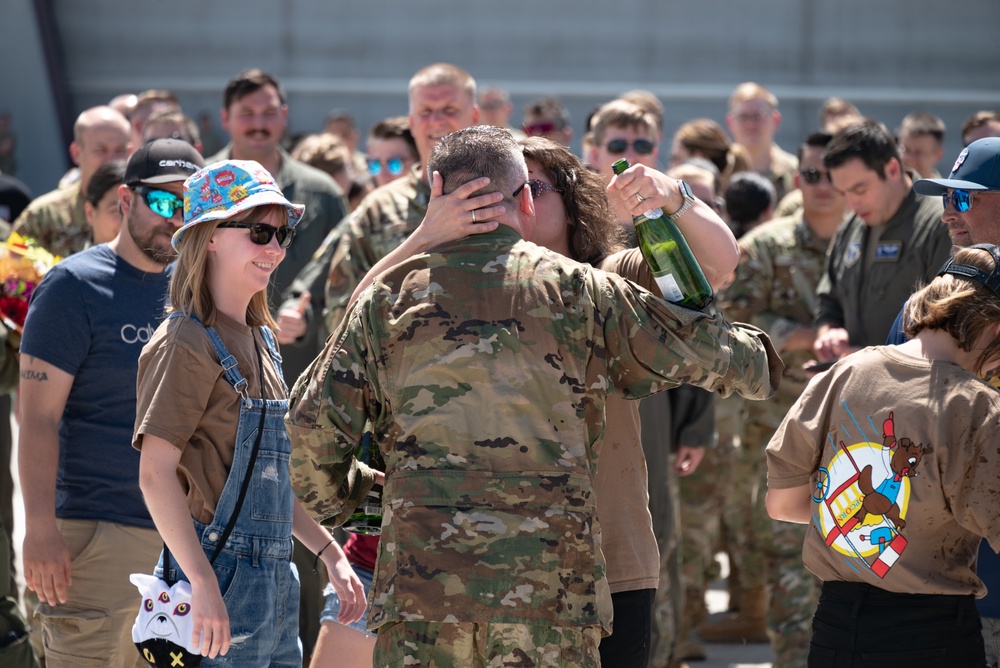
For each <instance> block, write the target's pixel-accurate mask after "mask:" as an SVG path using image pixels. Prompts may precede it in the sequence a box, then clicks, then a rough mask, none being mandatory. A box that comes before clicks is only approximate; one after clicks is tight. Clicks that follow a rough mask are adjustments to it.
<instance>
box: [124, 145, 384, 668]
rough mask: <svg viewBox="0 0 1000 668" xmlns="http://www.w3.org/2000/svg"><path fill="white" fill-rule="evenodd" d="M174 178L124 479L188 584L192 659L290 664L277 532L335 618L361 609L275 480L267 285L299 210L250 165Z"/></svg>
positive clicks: (290, 610)
mask: <svg viewBox="0 0 1000 668" xmlns="http://www.w3.org/2000/svg"><path fill="white" fill-rule="evenodd" d="M184 186H185V188H184V202H183V208H184V225H183V227H181V228H180V229H179V230H177V232H176V233H175V234H174V236H173V240H172V243H173V245H174V247H175V248H176V249H177V251H178V259H177V265H176V268H175V270H174V274H173V277H172V279H171V283H170V307H169V308H168V317H167V319H166V320H165V321H164V322H163V323H162V324H161V325H160V327H158V328H157V330H156V332H155V333H154V334H153V336H152V339H151V340H150V342H149V343H148V344H147V345H146V347H145V348H144V349H143V352H142V356H141V358H140V361H139V372H138V381H137V382H138V406H137V411H136V435H135V443H136V446H137V447H140V448H141V451H142V455H141V459H140V487H141V489H142V492H143V495H144V497H145V499H146V504H147V506H148V507H149V511H150V514H151V515H152V517H153V520H154V522H155V523H156V528H157V529H158V530H159V532H160V534H161V536H162V537H163V540H164V543H165V546H166V547H167V548H169V551H170V554H171V555H172V557H171V562H170V564H169V567H170V571H171V572H170V575H171V577H172V578H177V579H182V580H187V581H189V582H190V583H191V586H192V598H191V612H190V614H191V615H193V620H194V622H193V635H192V638H191V641H190V646H191V647H192V648H197V650H196V651H198V652H200V653H201V654H202V655H203V656H205V657H209V659H208V660H206V661H204V662H203V663H202V665H203V666H211V665H215V664H216V663H217V661H215V660H214V659H216V658H217V657H220V656H221V655H226V659H225V661H232V662H235V663H237V664H238V665H241V666H242V665H246V666H268V665H270V666H296V667H298V666H301V665H302V656H301V649H300V646H299V643H298V616H297V614H295V611H297V610H298V607H299V584H298V578H297V576H296V575H295V573H294V570H293V568H292V565H291V556H292V541H291V538H292V535H293V534H294V535H295V536H296V537H297V538H298V539H299V540H300V541H301V542H302V543H303V544H304V545H305V546H306V547H307V548H309V549H310V550H312V551H313V552H314V553H316V554H317V561H318V560H319V558H320V557H322V559H323V562H324V564H325V565H326V566H327V568H328V570H329V572H330V574H331V582H332V583H333V585H334V587H335V588H336V590H337V592H338V594H339V595H340V596H341V599H342V601H344V604H343V605H342V607H341V616H342V618H343V619H345V620H346V621H352V620H354V619H357V618H358V617H360V615H361V614H362V613H363V612H364V609H365V599H364V593H363V589H362V586H361V582H360V581H359V580H358V578H357V576H356V575H354V573H353V571H351V569H350V566H349V565H348V564H347V560H346V559H345V558H344V555H343V552H342V551H341V550H340V547H339V546H338V545H337V543H336V542H334V541H333V539H332V538H331V536H330V534H329V533H328V532H327V531H326V530H325V529H323V528H322V527H320V526H319V525H318V524H317V523H316V522H315V521H314V520H313V519H311V518H310V517H309V516H308V515H307V514H306V513H305V511H304V510H303V509H302V508H301V507H300V506H299V504H298V503H297V502H296V501H295V500H294V496H293V494H292V487H291V481H290V479H289V466H288V458H289V454H290V451H291V446H290V443H289V441H288V437H287V435H286V433H285V428H284V422H283V420H284V416H285V412H286V411H287V409H288V400H287V396H288V395H287V388H286V387H285V385H284V382H283V380H282V372H281V356H280V355H279V354H278V351H277V344H276V342H275V339H274V335H273V334H272V332H271V328H272V327H274V326H275V322H274V320H273V318H272V316H271V313H270V311H269V310H268V304H267V285H268V281H269V279H270V278H271V275H272V274H273V272H274V270H275V269H276V268H277V266H278V264H279V263H280V262H281V261H282V259H284V257H285V249H286V248H288V246H289V245H290V244H291V242H292V239H293V238H294V235H295V230H294V227H295V225H296V224H297V223H298V222H299V220H301V218H302V214H303V207H302V206H299V205H295V204H292V203H290V202H289V201H288V200H286V199H285V197H284V196H283V195H282V193H281V190H280V189H279V188H278V185H277V184H276V183H275V181H274V179H273V178H272V176H271V175H270V174H269V173H268V172H267V171H266V170H265V169H264V168H263V167H261V166H260V165H259V164H258V163H256V162H253V161H239V160H232V161H226V162H218V163H215V164H212V165H209V166H208V167H206V168H204V169H202V170H200V171H198V172H196V173H195V174H194V175H193V176H191V177H190V178H189V179H188V180H187V181H186V182H185V184H184ZM152 194H153V193H150V194H149V195H146V196H147V198H148V197H150V196H151V195H152ZM147 201H148V200H147ZM168 206H174V203H173V202H164V201H161V200H154V201H153V202H151V203H150V207H151V208H153V209H154V211H155V210H156V207H168ZM164 212H165V211H164ZM161 215H162V214H161ZM358 475H359V476H362V477H363V478H364V480H365V481H366V482H368V483H369V484H363V485H362V487H366V488H367V487H370V486H371V483H374V479H375V476H374V474H373V473H372V472H370V471H367V470H366V471H365V472H364V473H362V472H359V473H358ZM249 488H252V489H250V490H249V491H250V493H247V492H248V489H249ZM365 491H367V489H366V490H365ZM233 518H235V519H233ZM231 522H232V524H231ZM210 558H211V561H210ZM163 565H164V564H163V559H162V557H161V561H160V564H159V566H158V568H157V571H156V573H157V575H158V576H161V577H162V576H163ZM222 661H223V659H221V658H220V659H219V662H222Z"/></svg>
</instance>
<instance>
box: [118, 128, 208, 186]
mask: <svg viewBox="0 0 1000 668" xmlns="http://www.w3.org/2000/svg"><path fill="white" fill-rule="evenodd" d="M204 166H205V159H204V158H203V157H201V153H198V151H197V150H196V149H195V147H194V146H191V144H188V143H187V142H185V141H181V140H180V139H154V140H153V141H151V142H149V143H147V144H144V145H143V146H142V147H141V148H140V149H139V150H138V151H136V152H135V153H133V154H132V157H131V158H129V159H128V165H126V166H125V185H127V186H130V187H131V186H136V185H139V184H147V185H160V184H163V183H174V182H177V181H184V180H186V179H187V177H189V176H191V175H192V174H194V173H195V172H197V171H198V170H199V169H201V168H202V167H204Z"/></svg>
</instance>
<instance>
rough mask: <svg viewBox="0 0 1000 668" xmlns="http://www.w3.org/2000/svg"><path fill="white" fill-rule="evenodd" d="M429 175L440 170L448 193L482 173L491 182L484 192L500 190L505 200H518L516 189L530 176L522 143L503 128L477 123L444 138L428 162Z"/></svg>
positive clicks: (510, 202) (511, 201)
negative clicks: (515, 193) (515, 197)
mask: <svg viewBox="0 0 1000 668" xmlns="http://www.w3.org/2000/svg"><path fill="white" fill-rule="evenodd" d="M427 171H428V174H431V173H433V172H435V171H436V172H439V173H440V174H441V178H443V179H444V192H445V193H450V192H452V191H453V190H455V189H456V188H458V187H459V186H460V185H462V184H464V183H468V182H469V181H471V180H473V179H477V178H479V177H482V176H488V177H489V178H490V184H489V185H488V186H486V187H485V188H484V189H483V190H482V191H481V192H484V193H485V192H499V193H502V194H503V196H504V199H503V201H504V202H506V203H508V204H513V203H514V195H513V193H514V191H515V190H517V189H518V188H520V187H521V186H522V185H523V184H524V182H525V181H526V180H527V178H528V167H527V165H526V164H525V162H524V155H523V153H522V152H521V146H520V145H519V144H518V143H517V142H516V141H515V140H514V137H513V135H511V134H510V132H508V131H507V130H504V129H503V128H495V127H493V126H491V125H475V126H473V127H471V128H466V129H464V130H459V131H458V132H452V133H451V134H449V135H446V136H444V137H442V138H441V141H439V142H438V145H437V146H436V147H435V148H434V151H433V152H431V157H430V159H429V160H428V161H427Z"/></svg>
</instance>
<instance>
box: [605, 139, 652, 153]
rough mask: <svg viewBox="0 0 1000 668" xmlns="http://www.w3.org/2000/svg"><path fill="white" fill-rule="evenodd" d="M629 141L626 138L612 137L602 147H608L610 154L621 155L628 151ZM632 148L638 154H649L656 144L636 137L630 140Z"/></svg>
mask: <svg viewBox="0 0 1000 668" xmlns="http://www.w3.org/2000/svg"><path fill="white" fill-rule="evenodd" d="M628 147H629V141H628V140H627V139H612V140H611V141H609V142H608V143H607V144H605V145H604V148H606V149H608V153H610V154H611V155H622V154H624V153H625V152H626V151H628ZM632 148H634V149H635V152H636V153H638V154H639V155H649V154H650V153H652V152H653V150H654V149H656V144H654V143H653V142H651V141H649V140H648V139H636V140H635V141H634V142H632Z"/></svg>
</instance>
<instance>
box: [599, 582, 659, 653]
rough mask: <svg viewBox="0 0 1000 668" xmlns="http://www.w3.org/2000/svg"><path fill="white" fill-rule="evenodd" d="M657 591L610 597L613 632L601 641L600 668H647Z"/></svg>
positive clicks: (644, 590)
mask: <svg viewBox="0 0 1000 668" xmlns="http://www.w3.org/2000/svg"><path fill="white" fill-rule="evenodd" d="M655 595H656V590H655V589H636V590H634V591H623V592H619V593H617V594H612V595H611V603H612V605H613V606H614V610H615V626H614V632H613V633H612V634H611V635H609V636H608V637H607V638H603V639H602V640H601V646H600V651H601V668H646V666H647V664H649V652H650V646H649V645H650V634H652V632H653V597H654V596H655Z"/></svg>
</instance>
